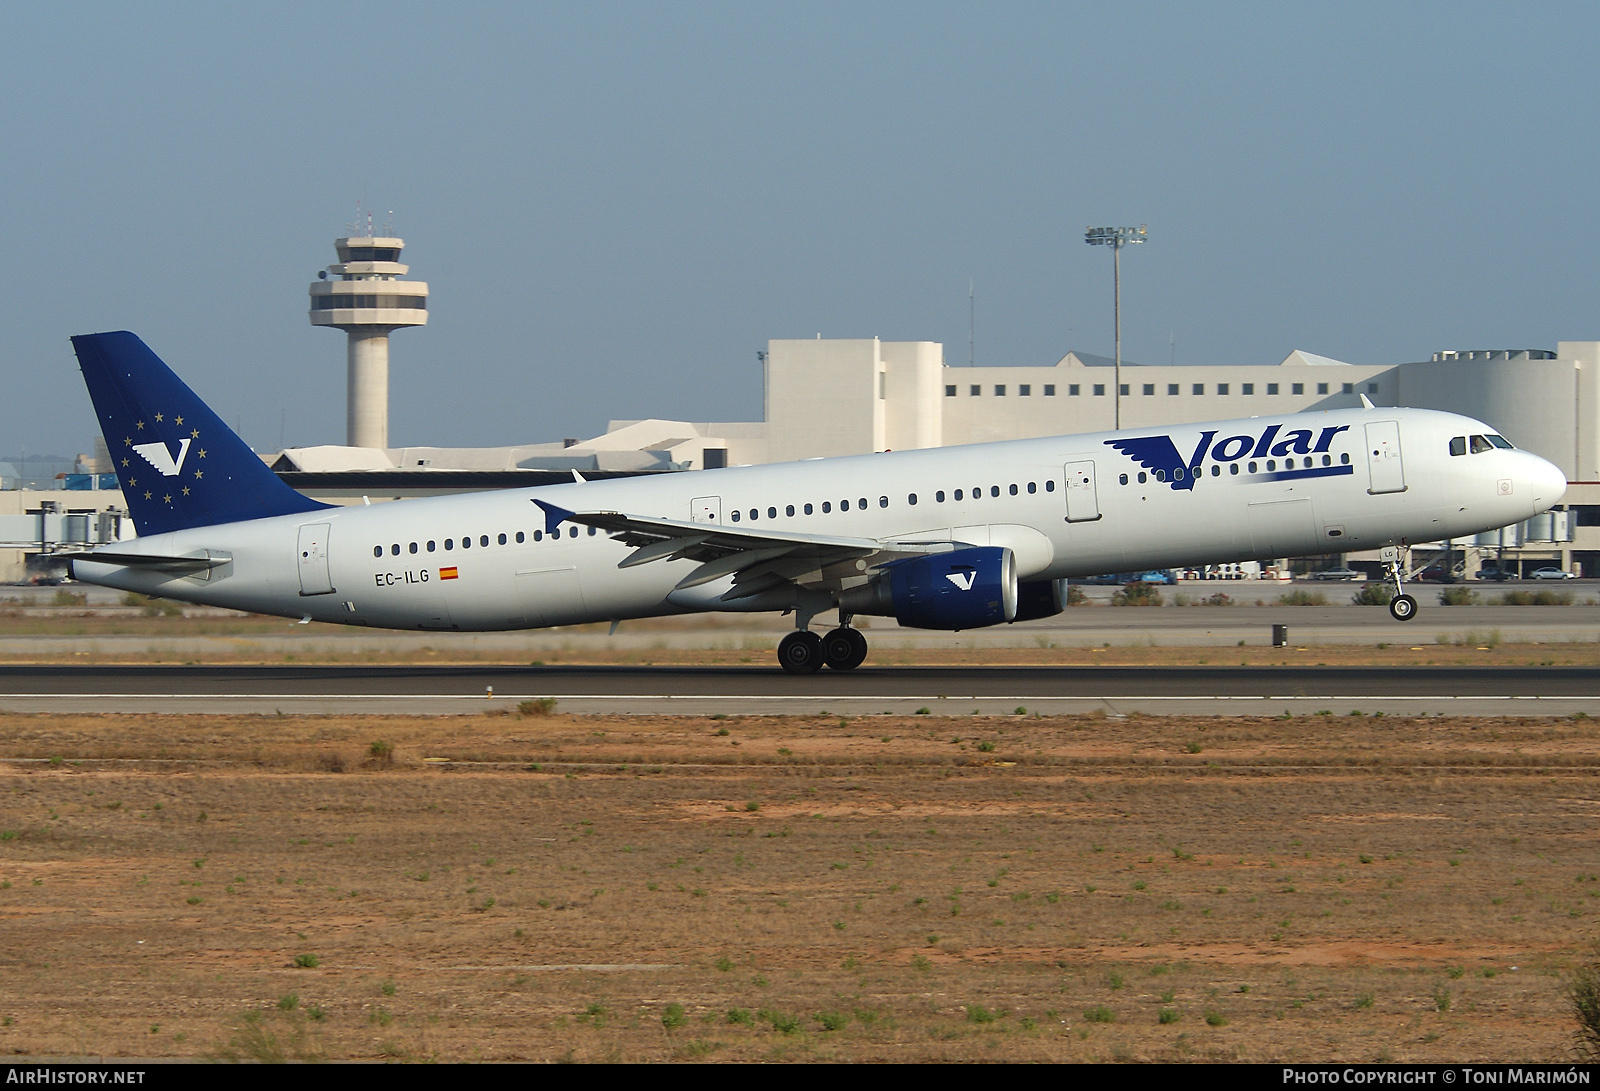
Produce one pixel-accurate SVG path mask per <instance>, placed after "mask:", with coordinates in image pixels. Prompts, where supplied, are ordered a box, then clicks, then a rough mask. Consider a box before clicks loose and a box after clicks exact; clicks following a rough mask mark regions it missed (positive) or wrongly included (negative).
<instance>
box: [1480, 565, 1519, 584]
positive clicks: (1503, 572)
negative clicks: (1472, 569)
mask: <svg viewBox="0 0 1600 1091" xmlns="http://www.w3.org/2000/svg"><path fill="white" fill-rule="evenodd" d="M1478 578H1479V579H1480V580H1493V581H1494V582H1495V583H1505V582H1506V581H1507V580H1520V579H1521V578H1522V577H1521V576H1519V575H1517V574H1516V573H1515V572H1513V571H1511V569H1509V568H1480V569H1479V570H1478Z"/></svg>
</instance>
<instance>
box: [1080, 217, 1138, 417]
mask: <svg viewBox="0 0 1600 1091" xmlns="http://www.w3.org/2000/svg"><path fill="white" fill-rule="evenodd" d="M1149 236H1150V233H1149V232H1148V231H1147V230H1145V225H1144V224H1140V225H1139V226H1138V227H1090V228H1086V229H1085V230H1084V232H1083V241H1084V242H1086V243H1088V244H1089V245H1090V246H1109V247H1111V285H1112V299H1113V302H1112V312H1111V313H1112V317H1113V319H1114V320H1115V322H1116V327H1117V331H1116V341H1117V349H1116V353H1117V375H1116V390H1115V394H1116V398H1115V404H1116V408H1115V411H1114V412H1115V417H1116V427H1117V428H1118V429H1121V428H1122V248H1123V247H1124V246H1128V245H1131V244H1133V243H1138V242H1144V240H1145V239H1147V238H1149Z"/></svg>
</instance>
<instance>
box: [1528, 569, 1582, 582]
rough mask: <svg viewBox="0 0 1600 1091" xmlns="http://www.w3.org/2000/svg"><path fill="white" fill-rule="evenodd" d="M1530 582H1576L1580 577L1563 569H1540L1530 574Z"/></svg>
mask: <svg viewBox="0 0 1600 1091" xmlns="http://www.w3.org/2000/svg"><path fill="white" fill-rule="evenodd" d="M1528 578H1529V579H1530V580H1575V579H1577V578H1578V577H1577V576H1575V575H1574V574H1573V573H1571V572H1568V571H1566V570H1565V569H1563V568H1539V569H1535V570H1534V571H1532V572H1530V573H1528Z"/></svg>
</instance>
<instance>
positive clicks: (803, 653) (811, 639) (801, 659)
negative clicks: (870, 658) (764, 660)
mask: <svg viewBox="0 0 1600 1091" xmlns="http://www.w3.org/2000/svg"><path fill="white" fill-rule="evenodd" d="M866 658H867V638H866V637H864V636H862V635H861V632H860V630H858V629H853V628H851V627H850V619H849V618H848V617H845V618H841V619H840V625H839V627H838V628H837V629H834V630H833V631H832V632H830V633H829V634H828V635H827V636H818V635H817V634H816V633H813V632H812V631H811V630H809V629H796V630H795V631H794V632H792V633H790V634H789V635H788V636H786V637H784V638H783V640H782V641H780V642H779V644H778V663H779V665H781V666H782V667H783V669H784V670H786V671H788V672H789V673H790V674H815V673H817V671H819V670H821V669H822V668H823V667H824V666H827V667H830V668H832V669H833V670H836V671H848V670H855V669H856V668H857V667H859V666H861V663H862V661H863V660H864V659H866Z"/></svg>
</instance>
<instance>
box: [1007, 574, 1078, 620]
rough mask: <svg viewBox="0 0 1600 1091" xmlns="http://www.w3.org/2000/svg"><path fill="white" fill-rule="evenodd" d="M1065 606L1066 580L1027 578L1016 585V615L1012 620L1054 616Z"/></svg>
mask: <svg viewBox="0 0 1600 1091" xmlns="http://www.w3.org/2000/svg"><path fill="white" fill-rule="evenodd" d="M1066 608H1067V581H1066V580H1029V581H1027V582H1026V583H1020V584H1018V585H1017V616H1016V617H1014V618H1012V619H1011V620H1012V621H1037V620H1038V619H1039V618H1042V617H1055V616H1056V615H1057V614H1059V613H1060V612H1061V611H1063V610H1065V609H1066Z"/></svg>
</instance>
